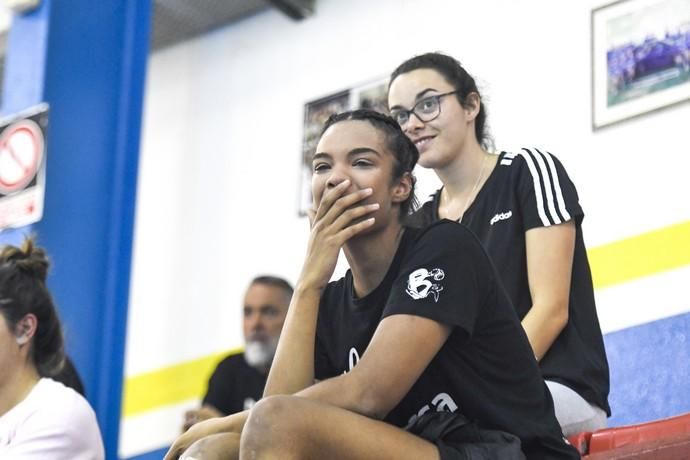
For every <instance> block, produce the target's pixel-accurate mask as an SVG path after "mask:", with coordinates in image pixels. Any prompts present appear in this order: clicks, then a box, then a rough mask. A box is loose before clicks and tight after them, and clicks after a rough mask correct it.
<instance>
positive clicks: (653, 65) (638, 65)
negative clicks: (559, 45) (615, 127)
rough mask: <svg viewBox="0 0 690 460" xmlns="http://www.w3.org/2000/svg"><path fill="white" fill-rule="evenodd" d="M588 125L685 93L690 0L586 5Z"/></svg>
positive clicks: (677, 99)
mask: <svg viewBox="0 0 690 460" xmlns="http://www.w3.org/2000/svg"><path fill="white" fill-rule="evenodd" d="M591 27H592V128H593V130H597V129H600V128H602V127H605V126H608V125H611V124H614V123H618V122H620V121H623V120H627V119H629V118H633V117H637V116H640V115H643V114H646V113H650V112H653V111H657V110H660V109H663V108H666V107H669V106H671V105H674V104H678V103H681V102H683V101H686V100H688V99H690V0H620V1H617V2H615V3H611V4H608V5H604V6H602V7H599V8H596V9H594V10H592V14H591Z"/></svg>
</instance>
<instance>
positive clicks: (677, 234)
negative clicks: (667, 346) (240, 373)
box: [123, 221, 690, 417]
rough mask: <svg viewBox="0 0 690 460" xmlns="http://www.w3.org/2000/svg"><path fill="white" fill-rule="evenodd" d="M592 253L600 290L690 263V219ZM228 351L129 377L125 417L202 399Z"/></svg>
mask: <svg viewBox="0 0 690 460" xmlns="http://www.w3.org/2000/svg"><path fill="white" fill-rule="evenodd" d="M588 257H589V262H590V265H591V267H592V277H593V279H594V287H595V289H601V288H604V287H609V286H613V285H615V284H619V283H624V282H627V281H632V280H635V279H637V278H641V277H643V276H648V275H653V274H655V273H660V272H663V271H666V270H671V269H674V268H678V267H682V266H684V265H690V221H688V222H683V223H680V224H676V225H672V226H670V227H666V228H662V229H659V230H655V231H652V232H648V233H644V234H641V235H637V236H634V237H631V238H627V239H624V240H621V241H616V242H614V243H609V244H605V245H603V246H599V247H596V248H592V249H590V250H589V251H588ZM239 351H241V350H233V352H239ZM228 353H229V352H223V353H217V354H213V355H210V356H205V357H203V358H199V359H196V360H193V361H188V362H184V363H181V364H177V365H174V366H170V367H166V368H163V369H158V370H155V371H151V372H147V373H145V374H140V375H136V376H133V377H129V378H127V380H126V382H125V386H124V395H123V415H124V417H131V416H133V415H138V414H141V413H143V412H147V411H150V410H153V409H157V408H159V407H162V406H167V405H171V404H176V403H180V402H183V401H188V400H190V399H195V398H198V399H200V398H201V397H202V396H203V394H204V392H205V390H206V382H207V381H208V377H209V376H210V375H211V372H212V371H213V369H214V368H215V366H216V365H217V363H218V362H219V361H220V360H221V359H222V358H223V357H224V356H226V355H227V354H228Z"/></svg>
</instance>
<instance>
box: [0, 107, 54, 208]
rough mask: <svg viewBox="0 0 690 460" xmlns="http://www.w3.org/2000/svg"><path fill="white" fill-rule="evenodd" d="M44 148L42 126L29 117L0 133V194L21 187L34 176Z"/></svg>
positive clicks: (17, 189)
mask: <svg viewBox="0 0 690 460" xmlns="http://www.w3.org/2000/svg"><path fill="white" fill-rule="evenodd" d="M43 147H44V139H43V133H42V132H41V128H39V126H38V125H37V124H36V123H35V122H33V121H32V120H21V121H18V122H16V123H13V124H11V125H10V126H8V127H7V128H6V129H5V130H4V131H3V132H2V134H0V193H2V194H4V195H8V194H10V193H14V192H17V191H19V190H22V189H24V187H26V186H27V185H28V184H29V183H30V182H31V181H32V180H33V178H34V177H36V173H37V172H38V168H39V167H40V166H41V161H42V160H43Z"/></svg>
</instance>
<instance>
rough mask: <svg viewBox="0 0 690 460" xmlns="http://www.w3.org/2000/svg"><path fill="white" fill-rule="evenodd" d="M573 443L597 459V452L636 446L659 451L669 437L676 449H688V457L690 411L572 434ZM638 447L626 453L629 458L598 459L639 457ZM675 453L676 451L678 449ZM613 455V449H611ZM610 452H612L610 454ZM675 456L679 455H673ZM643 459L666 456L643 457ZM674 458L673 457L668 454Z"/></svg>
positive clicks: (627, 450)
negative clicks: (668, 416) (643, 421)
mask: <svg viewBox="0 0 690 460" xmlns="http://www.w3.org/2000/svg"><path fill="white" fill-rule="evenodd" d="M568 440H569V441H570V443H571V444H572V445H573V446H575V448H577V450H578V451H579V452H580V454H582V455H586V456H587V458H590V457H591V459H592V460H594V459H595V454H598V453H604V452H608V451H613V450H618V449H621V448H624V447H626V446H636V445H639V447H640V448H641V449H642V450H645V451H648V450H649V449H652V451H655V452H658V453H659V454H660V453H661V451H660V450H659V448H660V447H663V446H664V445H665V444H667V443H666V442H665V440H667V441H668V442H669V443H670V444H672V445H673V446H675V447H673V449H676V450H677V449H681V450H682V449H687V450H688V455H687V457H673V458H688V459H690V413H688V414H683V415H678V416H676V417H670V418H665V419H661V420H654V421H652V422H646V423H640V424H637V425H627V426H621V427H616V428H604V429H602V430H598V431H595V432H593V433H590V432H584V433H579V434H576V435H573V436H570V437H568ZM635 452H636V448H635V447H628V448H626V449H625V452H623V453H622V455H628V456H625V457H607V456H596V458H626V459H627V458H631V459H632V458H638V457H635V456H629V455H631V454H633V455H634V453H635ZM674 452H675V451H674ZM611 454H613V452H611ZM607 455H608V454H607ZM673 455H675V454H673ZM639 458H666V457H653V456H652V457H649V456H646V457H639ZM668 458H672V457H668Z"/></svg>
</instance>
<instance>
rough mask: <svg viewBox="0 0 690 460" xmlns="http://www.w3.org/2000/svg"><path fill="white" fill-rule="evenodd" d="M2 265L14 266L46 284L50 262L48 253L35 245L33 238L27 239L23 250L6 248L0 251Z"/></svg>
mask: <svg viewBox="0 0 690 460" xmlns="http://www.w3.org/2000/svg"><path fill="white" fill-rule="evenodd" d="M0 264H2V265H5V264H9V265H13V266H15V267H16V268H17V269H19V270H21V271H22V272H24V273H26V274H27V275H30V276H32V277H35V278H38V279H39V280H41V281H43V282H45V281H46V277H47V276H48V267H49V266H50V262H49V261H48V257H47V256H46V252H45V251H44V250H43V249H41V248H39V247H36V246H35V245H34V241H33V239H32V238H27V239H25V240H24V242H23V243H22V246H21V248H17V247H15V246H5V247H3V248H2V251H0Z"/></svg>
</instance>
